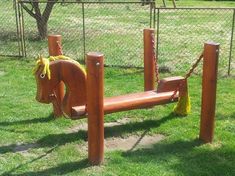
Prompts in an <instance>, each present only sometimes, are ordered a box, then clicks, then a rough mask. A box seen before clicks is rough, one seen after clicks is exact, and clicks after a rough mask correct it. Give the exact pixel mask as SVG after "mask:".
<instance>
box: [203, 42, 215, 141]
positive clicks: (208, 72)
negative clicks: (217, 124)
mask: <svg viewBox="0 0 235 176" xmlns="http://www.w3.org/2000/svg"><path fill="white" fill-rule="evenodd" d="M218 58H219V44H217V43H211V42H210V43H209V42H208V43H205V45H204V60H203V75H202V76H203V77H202V105H201V122H200V135H199V138H200V139H201V140H203V141H204V142H212V140H213V136H214V121H215V107H216V85H217V73H218Z"/></svg>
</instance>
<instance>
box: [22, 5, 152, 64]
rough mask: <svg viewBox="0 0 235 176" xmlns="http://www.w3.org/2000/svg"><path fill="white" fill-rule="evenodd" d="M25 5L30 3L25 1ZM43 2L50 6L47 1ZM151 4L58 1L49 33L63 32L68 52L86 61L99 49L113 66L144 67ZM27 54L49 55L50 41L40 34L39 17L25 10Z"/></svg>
mask: <svg viewBox="0 0 235 176" xmlns="http://www.w3.org/2000/svg"><path fill="white" fill-rule="evenodd" d="M22 3H23V5H25V4H27V3H26V2H25V1H24V2H22ZM41 6H44V8H45V6H46V3H44V4H42V5H41ZM151 13H152V10H151V9H150V5H146V6H142V3H141V2H138V3H136V2H126V3H107V2H106V3H105V2H102V3H95V2H90V3H89V2H87V3H72V2H66V1H65V2H64V3H63V4H61V3H56V4H55V5H54V7H53V11H52V13H51V15H50V20H49V21H48V34H60V35H62V40H63V42H62V43H63V51H64V54H65V55H68V56H70V57H71V58H74V59H76V60H80V61H83V60H84V55H85V53H87V52H89V51H99V52H102V53H104V55H105V58H106V60H105V64H106V65H109V66H123V67H143V60H142V55H143V39H142V38H143V34H142V33H143V29H144V28H148V27H150V16H151ZM23 16H24V35H25V43H26V44H25V46H26V50H27V56H28V57H33V56H36V55H37V54H38V53H41V54H43V55H47V53H48V51H47V42H45V40H40V38H39V37H38V30H37V25H36V23H35V19H34V18H32V17H31V16H30V14H29V13H27V12H24V14H23Z"/></svg>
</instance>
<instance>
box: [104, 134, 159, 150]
mask: <svg viewBox="0 0 235 176" xmlns="http://www.w3.org/2000/svg"><path fill="white" fill-rule="evenodd" d="M163 139H164V136H163V135H161V134H156V135H153V136H147V135H145V136H137V135H134V136H129V137H127V138H111V139H106V140H105V148H106V149H107V150H123V151H132V150H136V149H139V148H151V147H153V145H154V144H156V143H158V142H159V141H161V140H163Z"/></svg>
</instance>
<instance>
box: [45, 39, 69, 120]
mask: <svg viewBox="0 0 235 176" xmlns="http://www.w3.org/2000/svg"><path fill="white" fill-rule="evenodd" d="M61 41H62V37H61V35H49V36H48V49H49V55H50V56H58V55H62V44H61ZM64 87H65V86H64V83H63V82H60V83H59V84H58V86H57V87H56V88H55V90H54V94H55V95H56V98H55V99H54V101H53V102H52V104H53V112H54V116H55V117H60V116H62V115H63V112H62V109H61V106H62V101H63V98H64Z"/></svg>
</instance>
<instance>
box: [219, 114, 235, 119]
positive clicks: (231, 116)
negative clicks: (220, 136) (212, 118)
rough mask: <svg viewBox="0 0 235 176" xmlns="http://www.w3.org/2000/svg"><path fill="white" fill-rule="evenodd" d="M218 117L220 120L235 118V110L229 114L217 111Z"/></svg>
mask: <svg viewBox="0 0 235 176" xmlns="http://www.w3.org/2000/svg"><path fill="white" fill-rule="evenodd" d="M216 117H217V119H218V120H224V119H225V118H231V119H235V112H231V113H230V114H228V115H224V114H222V113H217V114H216Z"/></svg>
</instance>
